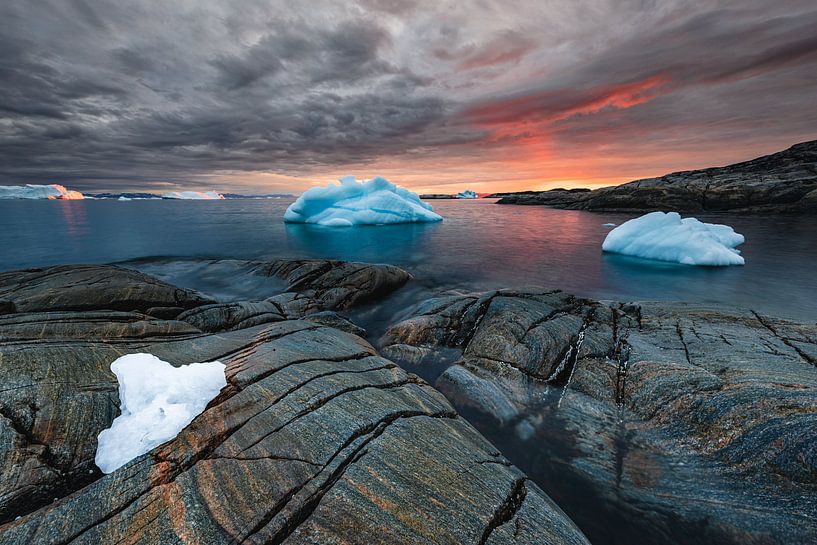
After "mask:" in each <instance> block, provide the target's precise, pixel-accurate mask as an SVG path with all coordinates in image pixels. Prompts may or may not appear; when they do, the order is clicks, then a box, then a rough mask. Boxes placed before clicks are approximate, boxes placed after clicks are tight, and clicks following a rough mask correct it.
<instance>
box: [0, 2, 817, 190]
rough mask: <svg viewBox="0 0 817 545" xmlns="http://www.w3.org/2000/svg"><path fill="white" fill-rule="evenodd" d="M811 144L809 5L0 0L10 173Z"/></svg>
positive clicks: (3, 173)
mask: <svg viewBox="0 0 817 545" xmlns="http://www.w3.org/2000/svg"><path fill="white" fill-rule="evenodd" d="M815 138H817V3H815V2H814V1H813V0H775V1H769V0H739V1H712V0H695V1H682V0H474V1H466V0H458V1H453V2H448V1H445V0H434V1H428V2H426V1H422V0H355V1H353V0H347V1H343V2H339V1H334V2H323V1H320V0H309V1H308V2H298V3H296V2H291V1H269V0H266V1H258V0H241V1H226V0H179V1H174V2H168V1H166V0H130V1H128V2H121V1H106V0H3V1H2V2H1V3H0V185H17V184H22V183H62V184H64V185H66V186H68V187H71V188H75V189H79V190H81V191H84V192H94V191H97V192H99V191H132V190H143V191H154V192H161V191H168V190H176V189H194V190H209V189H216V190H218V191H222V192H239V193H241V192H243V193H272V192H300V191H302V190H304V189H306V188H309V187H311V186H313V185H323V184H326V183H328V182H330V181H331V180H334V179H336V178H338V177H340V176H343V175H346V174H353V175H357V176H358V178H370V177H372V176H375V175H383V176H386V177H387V178H389V179H390V180H392V181H394V182H396V183H398V184H401V185H404V186H407V187H410V188H411V189H414V190H416V191H420V192H441V193H453V192H456V191H460V190H462V189H465V188H469V189H472V190H476V191H478V192H495V191H516V190H524V189H548V188H552V187H595V186H600V185H610V184H616V183H621V182H626V181H629V180H632V179H637V178H643V177H649V176H657V175H661V174H665V173H668V172H672V171H677V170H685V169H694V168H703V167H708V166H718V165H724V164H729V163H734V162H737V161H741V160H746V159H751V158H753V157H756V156H759V155H763V154H766V153H772V152H775V151H779V150H782V149H785V148H787V147H789V146H791V145H793V144H795V143H797V142H801V141H805V140H812V139H815Z"/></svg>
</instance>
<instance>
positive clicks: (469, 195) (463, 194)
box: [457, 189, 478, 199]
mask: <svg viewBox="0 0 817 545" xmlns="http://www.w3.org/2000/svg"><path fill="white" fill-rule="evenodd" d="M477 197H478V195H477V194H476V193H475V192H474V191H471V190H470V189H466V190H465V191H460V192H459V193H457V198H458V199H476V198H477Z"/></svg>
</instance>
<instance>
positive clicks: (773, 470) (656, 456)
mask: <svg viewBox="0 0 817 545" xmlns="http://www.w3.org/2000/svg"><path fill="white" fill-rule="evenodd" d="M381 342H382V344H383V347H382V349H381V352H382V353H383V354H384V355H386V356H387V357H390V358H391V359H393V360H394V361H397V362H399V363H403V364H405V365H408V366H409V368H412V369H415V370H417V371H418V372H420V373H422V374H423V375H424V376H427V377H431V378H434V375H435V374H436V375H437V378H436V382H435V385H436V386H437V388H438V389H439V390H440V391H442V392H443V393H445V394H446V396H447V397H448V399H449V400H451V401H452V402H453V403H454V405H455V406H456V407H457V409H458V410H459V411H460V412H461V413H462V414H464V415H466V416H467V417H469V419H470V420H471V421H472V422H474V423H476V424H477V427H478V428H479V429H480V430H481V431H482V432H483V433H485V434H486V435H487V436H488V437H489V439H491V440H492V441H494V443H496V444H499V445H502V448H503V450H504V452H505V453H506V454H507V455H508V456H509V458H510V459H511V461H513V462H514V463H516V464H517V465H518V466H520V468H522V469H523V470H524V471H526V472H527V473H528V474H529V475H530V476H531V478H533V479H535V480H536V481H537V482H539V483H540V485H542V486H543V488H544V489H545V490H546V492H548V494H549V495H550V496H551V497H553V498H554V499H555V500H556V501H557V503H559V505H560V506H561V507H562V508H563V509H565V511H566V512H567V513H568V514H569V515H570V516H571V517H572V518H573V519H574V520H575V521H576V522H577V523H578V524H579V526H580V527H581V528H582V529H583V530H584V531H585V532H586V533H587V535H588V537H589V538H590V540H591V541H592V542H603V543H633V542H643V543H701V542H713V543H714V542H717V543H763V544H766V543H781V544H783V543H787V544H791V543H802V544H806V543H815V542H817V367H816V366H815V364H816V363H817V360H816V359H815V354H816V353H817V325H815V324H802V323H794V322H789V321H784V320H777V319H773V318H770V317H765V316H761V315H759V314H757V313H754V312H751V311H734V310H724V309H718V308H707V307H703V306H693V305H684V304H679V303H643V304H622V303H601V302H598V301H593V300H588V299H581V298H577V297H575V296H572V295H570V294H566V293H563V292H559V291H547V290H536V289H528V290H499V291H496V292H490V293H482V294H453V295H444V296H440V297H438V298H434V299H431V300H428V301H425V302H422V303H420V304H418V305H417V306H416V307H414V308H413V309H410V310H409V311H408V313H407V316H405V319H403V320H402V321H400V322H398V323H397V324H395V325H393V326H392V327H391V328H390V329H389V330H388V331H387V333H386V335H385V336H384V338H383V339H382V341H381ZM452 351H453V352H454V353H455V354H453V355H452ZM440 362H446V363H444V364H442V365H440ZM435 365H436V366H437V369H436V371H434V372H432V371H430V368H432V367H433V366H435ZM577 490H582V493H581V494H579V493H577ZM594 498H595V499H594Z"/></svg>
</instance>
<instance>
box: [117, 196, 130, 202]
mask: <svg viewBox="0 0 817 545" xmlns="http://www.w3.org/2000/svg"><path fill="white" fill-rule="evenodd" d="M117 200H118V201H129V200H131V198H130V197H125V196H124V195H123V196H121V197H119V198H118V199H117Z"/></svg>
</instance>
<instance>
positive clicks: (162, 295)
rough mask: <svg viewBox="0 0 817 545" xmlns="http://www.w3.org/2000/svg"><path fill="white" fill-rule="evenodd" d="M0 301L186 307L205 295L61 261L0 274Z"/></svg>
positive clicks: (23, 305) (50, 307)
mask: <svg viewBox="0 0 817 545" xmlns="http://www.w3.org/2000/svg"><path fill="white" fill-rule="evenodd" d="M0 301H4V302H6V303H7V304H9V309H13V311H16V312H38V311H45V312H54V311H58V310H97V309H106V310H122V311H142V312H144V311H146V310H147V309H149V308H151V307H181V308H192V307H197V306H199V305H203V304H205V303H212V302H213V301H212V300H211V299H208V298H207V297H204V296H203V295H201V294H199V293H196V292H195V291H193V290H186V289H181V288H177V287H176V286H171V285H170V284H167V283H166V282H162V281H161V280H157V279H156V278H153V277H151V276H148V275H146V274H142V273H140V272H138V271H133V270H129V269H123V268H120V267H114V266H106V265H65V266H61V267H48V268H43V269H26V270H24V271H12V272H6V273H0Z"/></svg>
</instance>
